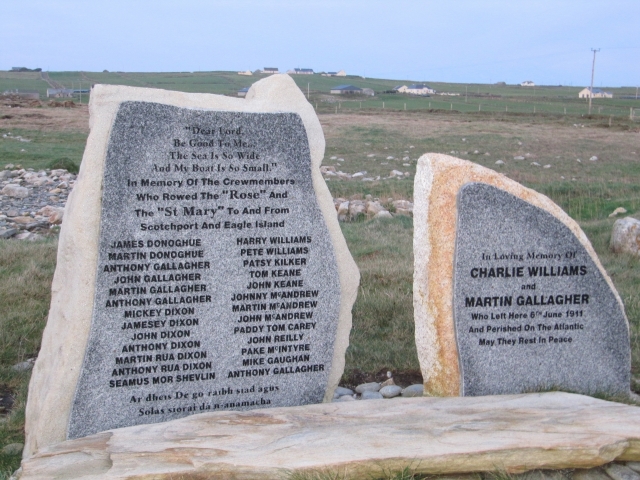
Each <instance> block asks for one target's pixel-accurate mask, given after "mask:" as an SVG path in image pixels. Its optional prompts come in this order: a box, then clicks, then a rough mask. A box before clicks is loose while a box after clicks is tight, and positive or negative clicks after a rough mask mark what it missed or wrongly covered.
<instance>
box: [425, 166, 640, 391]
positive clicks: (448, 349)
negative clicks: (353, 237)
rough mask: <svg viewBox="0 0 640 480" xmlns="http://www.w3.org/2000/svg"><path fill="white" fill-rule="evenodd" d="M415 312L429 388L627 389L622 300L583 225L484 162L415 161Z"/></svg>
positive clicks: (627, 354) (626, 341)
mask: <svg viewBox="0 0 640 480" xmlns="http://www.w3.org/2000/svg"><path fill="white" fill-rule="evenodd" d="M414 228H415V230H414V255H415V259H416V260H415V272H414V315H415V321H416V343H417V349H418V357H419V360H420V364H421V368H422V373H423V377H424V382H425V392H426V393H428V394H431V395H450V396H453V395H493V394H513V393H523V392H532V391H540V390H548V389H560V390H567V391H571V392H577V393H585V394H596V393H602V394H628V393H629V382H630V349H629V327H628V322H627V319H626V316H625V314H624V308H623V305H622V301H621V299H620V297H619V296H618V294H617V292H616V290H615V288H614V287H613V284H612V282H611V279H610V278H609V277H608V276H607V274H606V272H605V270H604V269H603V267H602V265H601V264H600V262H599V260H598V257H597V255H596V253H595V252H594V250H593V248H592V246H591V244H590V243H589V241H588V239H587V237H586V236H585V235H584V233H583V232H582V230H581V229H580V227H579V226H578V225H577V224H576V222H574V221H573V220H572V219H571V218H570V217H569V216H568V215H567V214H566V213H565V212H564V211H562V209H560V207H558V206H557V205H555V204H554V203H553V202H552V201H551V200H549V199H548V198H547V197H545V196H543V195H541V194H539V193H537V192H535V191H533V190H530V189H528V188H525V187H523V186H522V185H520V184H518V183H516V182H514V181H513V180H510V179H508V178H507V177H505V176H503V175H501V174H498V173H496V172H494V171H492V170H489V169H487V168H484V167H481V166H479V165H476V164H473V163H471V162H467V161H464V160H459V159H456V158H452V157H448V156H445V155H437V154H427V155H424V156H423V157H422V158H420V160H419V162H418V171H417V174H416V181H415V207H414Z"/></svg>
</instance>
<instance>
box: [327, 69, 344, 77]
mask: <svg viewBox="0 0 640 480" xmlns="http://www.w3.org/2000/svg"><path fill="white" fill-rule="evenodd" d="M322 76H323V77H346V76H347V74H346V72H345V71H344V70H340V71H339V72H327V73H323V74H322Z"/></svg>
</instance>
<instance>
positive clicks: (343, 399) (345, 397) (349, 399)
mask: <svg viewBox="0 0 640 480" xmlns="http://www.w3.org/2000/svg"><path fill="white" fill-rule="evenodd" d="M353 401H355V398H353V397H352V396H351V395H342V396H341V397H338V398H336V399H335V400H334V402H353Z"/></svg>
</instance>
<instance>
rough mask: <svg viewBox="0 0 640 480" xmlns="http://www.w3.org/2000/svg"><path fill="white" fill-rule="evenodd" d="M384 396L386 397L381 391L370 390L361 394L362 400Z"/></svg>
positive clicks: (377, 398) (379, 398) (378, 398)
mask: <svg viewBox="0 0 640 480" xmlns="http://www.w3.org/2000/svg"><path fill="white" fill-rule="evenodd" d="M383 398H384V397H383V396H382V394H381V393H380V392H372V391H368V390H367V391H365V392H362V395H361V396H360V400H381V399H383Z"/></svg>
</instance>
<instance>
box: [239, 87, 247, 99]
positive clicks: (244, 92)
mask: <svg viewBox="0 0 640 480" xmlns="http://www.w3.org/2000/svg"><path fill="white" fill-rule="evenodd" d="M248 91H249V87H244V88H241V89H240V90H238V96H239V97H246V96H247V92H248Z"/></svg>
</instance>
